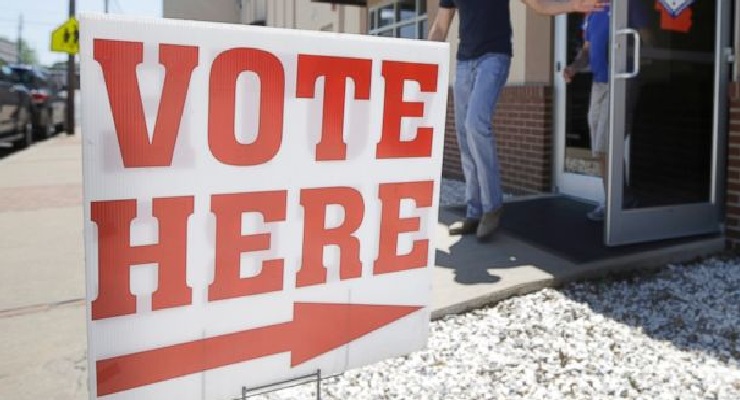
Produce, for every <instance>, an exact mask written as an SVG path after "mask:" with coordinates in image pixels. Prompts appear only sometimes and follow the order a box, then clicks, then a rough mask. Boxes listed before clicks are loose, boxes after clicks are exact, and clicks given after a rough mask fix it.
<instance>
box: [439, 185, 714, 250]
mask: <svg viewBox="0 0 740 400" xmlns="http://www.w3.org/2000/svg"><path fill="white" fill-rule="evenodd" d="M593 207H594V206H593V205H592V204H589V203H585V202H581V201H578V200H575V199H572V198H567V197H549V198H540V199H534V200H525V201H516V202H511V203H506V205H505V206H504V213H503V216H502V217H501V227H500V229H501V230H502V231H503V232H506V233H507V234H509V235H511V236H514V237H516V238H518V239H520V240H523V241H525V242H527V243H529V244H531V245H533V246H535V247H538V248H540V249H542V250H545V251H548V252H550V253H553V254H555V255H558V256H560V257H562V258H565V259H567V260H569V261H571V262H575V263H579V264H582V263H588V262H593V261H598V260H602V259H607V258H611V257H617V256H623V255H627V254H633V253H639V252H646V251H650V250H656V249H659V248H662V247H667V246H672V245H676V244H680V243H687V242H690V241H695V240H696V239H697V237H692V238H683V239H671V240H662V241H657V242H651V243H641V244H635V245H627V246H620V247H607V246H605V245H604V231H603V229H604V224H603V223H596V222H592V221H589V220H588V219H587V218H586V213H587V212H589V211H590V210H591V209H593ZM448 210H450V211H453V212H455V213H457V214H459V215H461V216H463V215H464V213H465V211H464V209H463V208H462V207H452V208H448ZM705 237H711V236H705Z"/></svg>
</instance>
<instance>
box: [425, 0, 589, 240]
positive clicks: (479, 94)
mask: <svg viewBox="0 0 740 400" xmlns="http://www.w3.org/2000/svg"><path fill="white" fill-rule="evenodd" d="M522 1H523V2H524V3H525V4H527V5H528V6H529V7H531V8H532V9H534V10H535V11H537V12H539V13H542V14H548V15H555V14H561V13H565V12H589V11H591V10H593V9H595V8H597V7H598V3H599V1H598V0H565V1H557V0H553V1H548V0H522ZM439 7H440V8H439V11H438V13H437V16H436V18H435V19H434V23H433V24H432V28H431V30H430V32H429V39H430V40H435V41H444V40H446V38H447V34H448V31H449V28H450V24H451V23H452V19H453V18H454V16H455V9H457V10H459V11H460V45H459V48H458V51H457V70H456V73H455V87H454V101H455V129H456V131H457V142H458V145H459V147H460V158H461V161H462V168H463V173H464V175H465V202H466V211H465V219H464V220H463V221H459V222H456V223H455V224H453V225H452V226H451V227H450V234H451V235H465V234H472V233H475V234H476V236H477V238H478V240H480V241H486V240H488V239H490V237H491V236H492V234H493V233H494V231H495V230H496V228H498V224H499V218H500V217H501V211H502V206H503V192H502V190H501V176H500V171H499V162H498V151H497V149H496V140H495V137H494V134H493V126H492V124H491V119H492V117H493V113H494V111H495V109H496V103H497V102H498V97H499V94H500V93H501V89H502V88H503V87H504V85H505V84H506V80H507V79H508V76H509V67H510V65H511V55H512V49H511V47H512V46H511V34H512V31H511V17H510V10H509V0H440V2H439Z"/></svg>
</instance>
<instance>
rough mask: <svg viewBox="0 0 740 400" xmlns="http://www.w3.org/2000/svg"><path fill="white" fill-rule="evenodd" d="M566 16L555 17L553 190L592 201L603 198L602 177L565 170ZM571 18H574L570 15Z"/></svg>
mask: <svg viewBox="0 0 740 400" xmlns="http://www.w3.org/2000/svg"><path fill="white" fill-rule="evenodd" d="M567 18H568V16H566V15H559V16H557V17H555V38H554V39H555V46H554V52H553V53H554V58H555V60H554V61H555V62H554V63H553V65H554V67H555V68H554V76H553V86H554V94H553V102H554V107H553V124H554V126H553V133H554V135H553V141H554V146H553V149H554V150H555V153H554V160H553V161H554V163H553V176H552V181H553V182H554V188H553V189H554V191H555V192H556V193H560V194H565V195H569V196H573V197H577V198H581V199H586V200H590V201H593V202H602V201H604V185H603V184H602V182H601V178H599V177H594V176H587V175H582V174H576V173H571V172H566V171H565V157H566V154H565V151H566V134H567V132H566V131H565V130H566V107H567V93H568V92H567V91H568V84H567V83H566V82H565V80H564V79H563V76H562V71H563V68H565V66H566V65H568V62H569V61H570V60H567V56H568V54H567V46H568V20H567ZM571 18H573V17H572V16H571Z"/></svg>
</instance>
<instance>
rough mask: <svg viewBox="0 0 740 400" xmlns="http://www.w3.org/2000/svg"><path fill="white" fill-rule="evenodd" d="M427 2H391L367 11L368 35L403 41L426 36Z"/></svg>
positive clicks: (423, 0) (407, 0) (424, 0)
mask: <svg viewBox="0 0 740 400" xmlns="http://www.w3.org/2000/svg"><path fill="white" fill-rule="evenodd" d="M426 1H427V0H393V1H389V2H386V3H385V4H384V5H382V6H380V7H376V8H371V9H370V10H369V14H368V18H369V20H370V21H369V24H368V25H369V26H370V34H371V35H376V36H384V37H395V38H404V39H424V38H426V36H427V26H428V25H427V3H426Z"/></svg>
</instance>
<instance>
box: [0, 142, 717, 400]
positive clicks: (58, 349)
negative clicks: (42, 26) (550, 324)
mask: <svg viewBox="0 0 740 400" xmlns="http://www.w3.org/2000/svg"><path fill="white" fill-rule="evenodd" d="M80 144H81V143H80V136H79V135H77V136H74V137H67V136H64V135H62V136H58V137H55V138H53V139H50V140H48V141H46V142H43V143H38V144H35V145H34V146H33V147H31V148H30V149H28V150H25V151H21V152H17V153H10V154H8V152H7V151H3V149H0V157H2V159H0V255H1V256H2V261H1V262H0V282H2V290H0V332H2V334H1V335H2V336H1V337H2V340H0V399H13V400H24V399H29V400H31V399H34V400H35V399H60V400H61V399H63V400H77V399H80V400H81V399H86V398H87V392H86V391H87V389H86V382H85V381H86V377H87V375H86V361H85V350H86V339H85V338H86V331H85V302H84V296H85V293H84V290H85V289H84V287H85V284H84V282H85V276H84V253H83V239H82V219H83V217H82V209H81V202H82V197H81V191H82V187H81V176H82V173H81V157H80V156H81V149H80ZM452 219H453V216H452V214H450V213H449V212H446V211H441V212H440V224H439V226H438V232H437V236H438V239H437V242H436V248H437V258H436V267H435V268H434V299H433V308H434V313H433V315H434V317H440V316H442V315H444V314H447V313H452V312H460V311H464V310H467V309H470V308H473V307H478V306H481V305H483V304H486V303H490V302H492V301H497V300H501V299H503V298H506V297H510V296H512V295H515V294H520V293H527V292H531V291H535V290H539V289H541V288H543V287H546V286H552V285H556V284H558V283H559V282H562V281H567V280H571V279H576V278H581V277H585V276H590V275H594V274H603V273H604V272H607V271H613V270H617V269H624V268H639V267H642V266H658V265H663V264H665V263H667V262H671V261H678V260H685V259H688V258H691V257H694V256H697V255H701V254H707V253H711V252H715V251H719V250H721V249H722V247H723V241H722V240H721V239H709V240H703V241H698V242H695V243H692V244H689V245H686V244H684V245H681V246H680V247H678V248H668V249H662V250H660V251H654V252H651V253H650V254H638V255H632V256H628V257H622V258H618V259H611V260H608V261H606V262H598V263H591V264H579V265H575V264H573V263H571V262H569V261H567V260H564V259H562V258H559V257H557V256H555V255H553V254H550V253H547V252H544V251H542V250H540V249H537V248H535V247H532V246H530V245H528V244H527V243H525V242H522V241H520V240H517V239H516V238H513V237H509V236H507V235H505V234H498V235H497V237H496V238H495V240H494V241H493V242H492V243H490V244H487V245H480V244H478V243H477V242H475V240H474V239H467V238H466V239H462V240H461V239H460V238H459V237H450V236H448V235H447V229H446V225H445V224H446V223H449V222H450V221H451V220H452ZM453 248H454V250H453Z"/></svg>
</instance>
